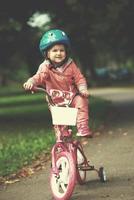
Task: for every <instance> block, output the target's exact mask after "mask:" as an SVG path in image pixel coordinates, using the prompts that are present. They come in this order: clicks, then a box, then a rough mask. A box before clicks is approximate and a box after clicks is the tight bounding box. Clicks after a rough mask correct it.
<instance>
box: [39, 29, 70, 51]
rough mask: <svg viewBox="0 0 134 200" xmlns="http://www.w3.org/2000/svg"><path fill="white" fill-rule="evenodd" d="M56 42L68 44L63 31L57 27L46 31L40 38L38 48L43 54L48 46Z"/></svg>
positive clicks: (68, 41)
mask: <svg viewBox="0 0 134 200" xmlns="http://www.w3.org/2000/svg"><path fill="white" fill-rule="evenodd" d="M57 43H60V44H64V45H66V46H68V47H69V46H70V40H69V38H68V36H67V35H66V33H65V32H64V31H62V30H59V29H53V30H49V31H47V32H46V33H45V34H44V35H43V36H42V38H41V40H40V44H39V48H40V51H41V53H42V54H43V53H44V52H45V51H46V50H47V49H48V48H49V47H51V46H53V45H55V44H57Z"/></svg>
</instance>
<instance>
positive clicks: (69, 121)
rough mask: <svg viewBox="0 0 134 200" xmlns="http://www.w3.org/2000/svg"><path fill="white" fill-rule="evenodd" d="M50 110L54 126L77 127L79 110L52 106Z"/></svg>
mask: <svg viewBox="0 0 134 200" xmlns="http://www.w3.org/2000/svg"><path fill="white" fill-rule="evenodd" d="M50 110H51V115H52V122H53V124H54V125H70V126H75V125H76V118H77V112H78V109H77V108H70V107H58V106H51V107H50Z"/></svg>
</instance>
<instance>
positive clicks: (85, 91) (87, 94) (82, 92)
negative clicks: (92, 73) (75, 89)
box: [79, 89, 89, 97]
mask: <svg viewBox="0 0 134 200" xmlns="http://www.w3.org/2000/svg"><path fill="white" fill-rule="evenodd" d="M79 92H80V94H81V95H82V96H84V97H88V96H89V92H88V90H84V89H83V90H81V91H79Z"/></svg>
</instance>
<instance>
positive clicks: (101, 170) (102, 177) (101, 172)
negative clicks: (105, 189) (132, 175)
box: [98, 167, 107, 182]
mask: <svg viewBox="0 0 134 200" xmlns="http://www.w3.org/2000/svg"><path fill="white" fill-rule="evenodd" d="M98 175H99V177H100V181H101V182H106V180H107V178H106V172H105V170H104V168H103V167H100V168H99V171H98Z"/></svg>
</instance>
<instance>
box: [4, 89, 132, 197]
mask: <svg viewBox="0 0 134 200" xmlns="http://www.w3.org/2000/svg"><path fill="white" fill-rule="evenodd" d="M91 94H92V95H95V96H102V97H103V98H106V99H110V100H112V101H113V104H114V106H115V109H114V111H116V112H118V118H116V119H115V120H113V121H112V122H111V123H110V126H109V127H108V128H107V130H105V132H103V133H102V134H101V135H98V136H96V137H95V138H93V139H91V140H90V143H89V145H88V146H86V147H85V151H86V154H87V156H88V157H89V158H90V157H91V158H90V160H91V162H92V163H93V164H94V165H95V166H96V167H97V168H98V167H100V166H101V165H103V166H104V167H105V170H106V172H107V178H108V181H107V182H106V183H101V182H100V181H99V179H98V177H97V174H96V173H95V172H89V173H88V176H87V183H86V184H85V185H83V186H79V185H77V186H76V188H75V190H74V193H73V196H72V198H71V200H82V199H84V200H90V199H91V200H134V90H133V89H96V90H91ZM49 166H50V163H48V164H47V166H46V168H45V169H44V170H42V171H40V172H38V173H37V174H35V175H33V176H32V177H31V178H26V179H22V181H21V182H18V183H15V184H12V185H9V186H7V187H5V188H1V189H0V200H52V197H51V192H50V188H49V182H48V180H49Z"/></svg>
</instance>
